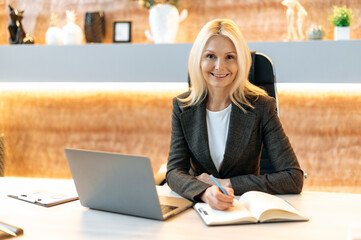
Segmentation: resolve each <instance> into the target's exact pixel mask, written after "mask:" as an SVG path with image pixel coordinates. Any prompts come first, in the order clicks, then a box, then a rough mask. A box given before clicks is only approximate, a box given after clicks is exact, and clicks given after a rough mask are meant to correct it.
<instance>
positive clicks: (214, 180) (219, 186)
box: [210, 175, 229, 196]
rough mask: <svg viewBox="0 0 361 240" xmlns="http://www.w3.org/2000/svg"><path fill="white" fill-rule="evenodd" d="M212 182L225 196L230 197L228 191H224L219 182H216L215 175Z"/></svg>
mask: <svg viewBox="0 0 361 240" xmlns="http://www.w3.org/2000/svg"><path fill="white" fill-rule="evenodd" d="M210 177H211V179H212V181H213V182H214V183H215V184H216V185H217V187H218V188H219V189H220V190H221V191H222V192H223V193H224V195H226V196H229V195H228V193H227V192H226V191H224V189H223V188H222V186H221V184H219V183H218V181H217V180H216V178H215V177H213V175H211V176H210Z"/></svg>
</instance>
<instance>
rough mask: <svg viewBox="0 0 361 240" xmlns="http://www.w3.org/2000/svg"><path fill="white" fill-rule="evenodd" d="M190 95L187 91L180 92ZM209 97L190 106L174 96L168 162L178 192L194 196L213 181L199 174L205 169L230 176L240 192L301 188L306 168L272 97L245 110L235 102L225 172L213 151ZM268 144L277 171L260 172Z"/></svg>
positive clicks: (171, 181) (171, 183)
mask: <svg viewBox="0 0 361 240" xmlns="http://www.w3.org/2000/svg"><path fill="white" fill-rule="evenodd" d="M187 95H189V92H186V93H184V94H182V95H180V96H178V97H179V98H185V97H186V96H187ZM206 102H207V101H206V99H205V100H204V101H202V102H201V103H200V104H198V105H195V106H192V107H187V108H184V107H182V103H181V102H180V101H179V100H178V99H177V98H174V99H173V114H172V137H171V145H170V152H169V158H168V164H167V175H166V176H167V183H168V185H169V186H170V188H171V189H172V190H173V191H175V192H177V193H178V194H180V195H182V196H184V197H185V198H188V199H190V200H193V201H200V195H201V194H202V193H203V192H204V191H205V190H206V189H207V188H208V187H209V186H210V185H209V184H206V183H204V182H201V181H199V180H197V179H196V178H195V176H197V175H200V174H201V173H208V174H213V175H214V176H215V177H217V178H223V179H224V178H229V179H230V180H231V183H232V187H233V189H234V192H235V194H236V195H240V194H242V193H244V192H247V191H250V190H257V191H263V192H268V193H271V194H287V193H300V192H301V190H302V186H303V172H302V170H301V169H300V165H299V163H298V161H297V158H296V155H295V153H294V151H293V149H292V147H291V144H290V142H289V140H288V138H287V136H286V134H285V132H284V130H283V128H282V125H281V122H280V120H279V118H278V116H277V112H276V101H275V99H274V98H272V97H263V96H261V97H259V98H258V100H256V101H252V100H251V103H252V105H253V106H254V107H255V108H254V109H252V108H249V107H246V106H244V108H245V109H246V113H244V112H243V111H242V110H241V109H240V108H239V107H237V105H235V104H233V103H232V111H231V116H230V123H229V130H228V138H227V142H226V149H225V153H224V159H223V163H222V165H221V167H220V170H219V172H218V171H217V169H216V167H215V166H214V164H213V161H212V159H211V156H210V152H209V144H208V134H207V124H206ZM262 145H264V147H265V148H266V149H267V150H268V155H269V159H270V161H271V163H272V165H273V167H274V168H275V170H276V171H277V172H276V173H272V174H265V175H260V174H259V169H260V156H261V148H262Z"/></svg>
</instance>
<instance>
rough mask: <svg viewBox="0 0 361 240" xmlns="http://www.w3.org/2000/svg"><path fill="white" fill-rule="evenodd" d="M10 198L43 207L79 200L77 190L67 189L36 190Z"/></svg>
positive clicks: (11, 195) (13, 195) (12, 195)
mask: <svg viewBox="0 0 361 240" xmlns="http://www.w3.org/2000/svg"><path fill="white" fill-rule="evenodd" d="M8 197H11V198H15V199H19V200H22V201H26V202H30V203H34V204H36V205H40V206H43V207H52V206H55V205H59V204H62V203H67V202H70V201H74V200H78V199H79V197H78V193H77V192H76V190H74V189H67V188H55V189H52V190H49V189H34V190H32V191H29V192H22V193H16V194H9V195H8Z"/></svg>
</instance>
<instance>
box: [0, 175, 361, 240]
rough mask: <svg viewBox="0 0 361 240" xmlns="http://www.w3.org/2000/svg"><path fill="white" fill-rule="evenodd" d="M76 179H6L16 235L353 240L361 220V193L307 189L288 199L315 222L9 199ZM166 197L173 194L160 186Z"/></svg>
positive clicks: (7, 210) (5, 200)
mask: <svg viewBox="0 0 361 240" xmlns="http://www.w3.org/2000/svg"><path fill="white" fill-rule="evenodd" d="M59 184H60V185H70V186H73V184H72V181H71V180H44V179H42V180H41V179H22V178H0V221H3V222H6V223H9V224H12V225H16V226H18V227H21V228H23V229H24V233H25V234H24V235H23V236H22V237H19V238H16V239H38V240H40V239H77V240H78V239H157V240H161V239H167V240H170V239H171V240H177V239H197V240H199V239H204V240H211V239H216V240H220V239H222V240H226V239H262V240H263V239H302V240H304V239H338V240H339V239H347V234H348V227H349V225H350V224H351V223H355V222H357V221H358V222H361V194H340V193H321V192H303V193H302V194H301V195H285V196H282V198H284V199H286V200H287V201H288V202H289V203H291V204H292V205H293V206H295V207H296V208H297V209H298V210H300V211H301V212H302V213H304V214H305V215H307V216H308V217H309V218H310V221H309V222H286V223H268V224H250V225H234V226H222V227H207V226H205V225H204V224H203V222H202V220H201V219H200V218H199V217H198V215H197V214H196V212H195V211H194V210H193V209H190V210H187V211H186V212H183V213H181V214H180V215H178V216H176V217H174V218H171V219H169V220H168V221H165V222H161V221H156V220H149V219H143V218H138V217H132V216H126V215H121V214H115V213H108V212H102V211H96V210H90V209H87V208H84V207H82V206H81V205H80V202H79V201H74V202H70V203H67V204H63V205H59V206H55V207H51V208H44V207H41V206H37V205H34V204H30V203H27V202H23V201H19V200H16V199H12V198H9V197H7V196H6V195H7V194H8V193H11V192H13V190H14V189H16V190H18V189H24V190H30V189H34V188H37V187H43V186H46V187H49V186H56V185H59ZM158 191H159V193H160V194H161V195H167V194H169V193H170V191H169V188H165V187H160V188H159V189H158Z"/></svg>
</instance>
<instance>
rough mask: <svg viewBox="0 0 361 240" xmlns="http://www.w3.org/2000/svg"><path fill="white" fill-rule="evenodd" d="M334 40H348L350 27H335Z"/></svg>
mask: <svg viewBox="0 0 361 240" xmlns="http://www.w3.org/2000/svg"><path fill="white" fill-rule="evenodd" d="M334 38H335V40H350V27H335V30H334Z"/></svg>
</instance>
